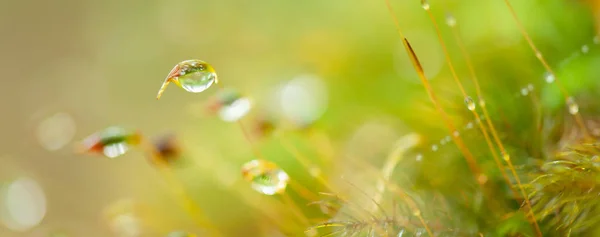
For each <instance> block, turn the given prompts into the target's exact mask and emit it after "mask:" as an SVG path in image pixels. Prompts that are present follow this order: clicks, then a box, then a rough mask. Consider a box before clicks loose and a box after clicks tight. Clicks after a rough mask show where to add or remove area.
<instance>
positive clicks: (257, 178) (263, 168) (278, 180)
mask: <svg viewBox="0 0 600 237" xmlns="http://www.w3.org/2000/svg"><path fill="white" fill-rule="evenodd" d="M242 176H243V177H244V179H246V180H247V181H249V182H250V183H251V185H252V188H253V189H254V190H256V191H258V192H259V193H262V194H265V195H274V194H278V193H282V192H284V191H285V188H286V187H287V184H288V182H289V180H290V177H289V176H288V174H287V173H286V172H285V171H283V170H282V169H280V168H279V167H277V165H275V164H274V163H272V162H269V161H266V160H252V161H250V162H248V163H246V164H244V165H243V166H242Z"/></svg>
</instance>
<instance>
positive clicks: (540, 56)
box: [535, 51, 544, 59]
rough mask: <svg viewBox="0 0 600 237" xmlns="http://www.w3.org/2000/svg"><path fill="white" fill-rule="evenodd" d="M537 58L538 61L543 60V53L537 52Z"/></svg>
mask: <svg viewBox="0 0 600 237" xmlns="http://www.w3.org/2000/svg"><path fill="white" fill-rule="evenodd" d="M535 57H536V58H538V59H542V58H543V57H544V56H543V55H542V53H541V52H540V51H537V52H535Z"/></svg>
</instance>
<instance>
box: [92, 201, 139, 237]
mask: <svg viewBox="0 0 600 237" xmlns="http://www.w3.org/2000/svg"><path fill="white" fill-rule="evenodd" d="M141 214H142V206H141V205H140V204H139V203H137V202H136V201H134V200H132V199H121V200H118V201H116V202H113V203H110V204H109V205H108V206H106V207H105V208H104V210H103V213H102V215H103V219H104V221H106V224H107V225H108V227H109V228H110V230H111V231H112V232H113V234H114V235H116V236H121V237H137V236H142V234H143V231H142V226H143V223H142V220H141V219H140V215H141Z"/></svg>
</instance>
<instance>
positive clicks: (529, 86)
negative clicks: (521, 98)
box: [527, 83, 534, 91]
mask: <svg viewBox="0 0 600 237" xmlns="http://www.w3.org/2000/svg"><path fill="white" fill-rule="evenodd" d="M533 89H534V87H533V84H531V83H529V84H527V90H529V91H533Z"/></svg>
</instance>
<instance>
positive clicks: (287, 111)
mask: <svg viewBox="0 0 600 237" xmlns="http://www.w3.org/2000/svg"><path fill="white" fill-rule="evenodd" d="M276 96H277V98H276V100H275V101H276V102H278V103H279V104H278V108H276V109H277V111H278V112H279V113H281V115H282V117H284V118H286V119H288V120H290V121H292V122H293V123H294V124H295V125H296V126H305V127H308V126H310V125H311V124H313V123H314V122H315V121H316V120H317V119H319V118H320V117H321V116H322V115H323V114H324V113H325V110H326V109H327V101H328V95H327V88H326V85H325V84H324V83H323V81H322V80H321V79H320V78H319V77H317V76H315V75H300V76H297V77H295V78H294V79H292V80H290V81H289V82H287V83H285V84H284V85H283V86H282V87H281V88H280V89H279V90H278V91H277V94H276Z"/></svg>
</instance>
